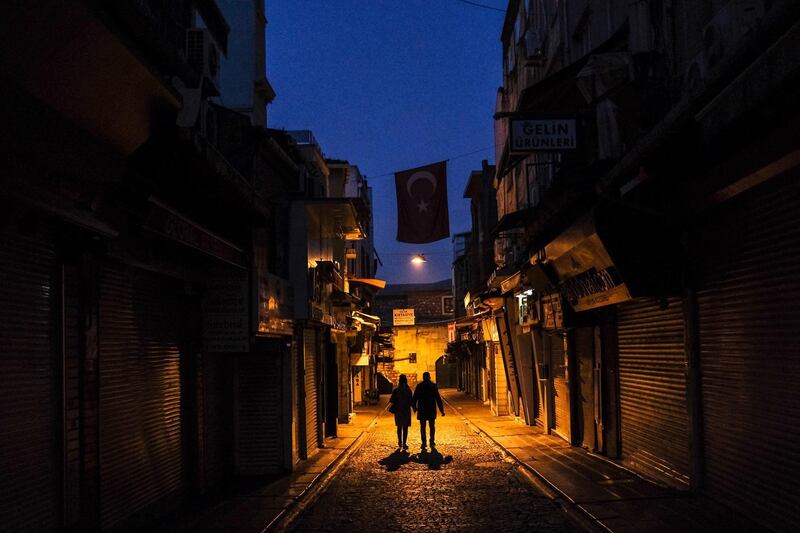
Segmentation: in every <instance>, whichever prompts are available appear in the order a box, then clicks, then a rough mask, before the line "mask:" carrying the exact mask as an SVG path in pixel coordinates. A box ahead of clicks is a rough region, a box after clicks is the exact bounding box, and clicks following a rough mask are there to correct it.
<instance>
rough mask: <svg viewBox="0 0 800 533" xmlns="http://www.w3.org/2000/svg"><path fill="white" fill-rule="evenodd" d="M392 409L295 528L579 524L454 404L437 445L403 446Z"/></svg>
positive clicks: (559, 527)
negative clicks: (404, 448)
mask: <svg viewBox="0 0 800 533" xmlns="http://www.w3.org/2000/svg"><path fill="white" fill-rule="evenodd" d="M396 438H397V437H396V433H395V427H394V424H393V423H392V418H391V415H388V416H387V415H384V416H383V417H381V419H380V420H379V421H378V424H377V426H376V428H375V429H374V430H373V431H372V432H371V433H370V434H369V435H368V436H367V439H366V441H365V442H364V444H363V445H362V447H361V448H360V449H359V450H358V451H357V452H356V453H355V454H353V456H352V457H350V459H349V460H348V462H347V463H346V464H345V465H344V466H343V468H342V470H341V471H340V472H339V473H338V474H337V476H336V478H335V479H334V480H333V481H332V483H331V484H330V486H329V487H328V489H327V490H326V492H325V493H324V494H323V495H322V496H321V497H320V498H319V500H317V502H316V503H315V504H314V505H313V506H312V507H311V508H309V509H307V510H306V511H305V513H304V514H303V516H302V517H301V518H300V520H299V521H298V522H297V523H296V524H295V526H294V531H303V532H305V531H367V530H369V531H413V532H417V531H419V532H423V531H542V532H556V531H558V532H561V531H574V529H573V528H572V526H571V525H570V524H569V523H568V522H567V521H566V519H565V517H564V516H563V514H562V513H561V511H559V509H558V508H557V507H555V506H554V505H553V504H552V503H551V502H550V500H549V499H547V498H546V497H545V496H544V495H543V494H541V493H540V492H538V490H537V489H536V488H534V487H533V486H531V485H530V484H529V483H527V482H525V481H524V480H523V479H521V478H520V476H519V475H518V474H517V473H516V472H515V471H514V467H513V465H511V464H509V463H508V462H505V461H504V460H503V459H502V457H500V455H499V454H498V453H497V452H496V451H495V449H494V448H493V447H491V446H489V445H488V444H487V443H486V442H485V441H484V440H483V439H481V438H480V437H479V436H477V435H476V434H475V433H474V432H473V431H472V430H470V428H469V427H468V426H466V425H465V424H464V422H463V420H462V419H461V417H460V416H458V413H457V412H456V411H455V410H453V409H450V408H448V411H447V416H445V417H443V418H442V417H440V418H438V419H437V421H436V444H437V448H436V450H434V451H432V450H430V449H429V450H427V451H426V452H424V453H423V452H421V450H420V447H419V426H418V425H417V424H415V425H413V426H412V427H411V431H410V432H409V445H410V446H411V449H410V450H409V452H406V453H404V452H402V451H398V450H397V448H396V446H395V444H396Z"/></svg>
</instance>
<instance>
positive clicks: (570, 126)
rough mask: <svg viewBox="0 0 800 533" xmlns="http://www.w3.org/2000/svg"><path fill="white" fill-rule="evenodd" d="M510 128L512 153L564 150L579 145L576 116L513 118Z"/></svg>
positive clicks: (573, 148) (572, 148)
mask: <svg viewBox="0 0 800 533" xmlns="http://www.w3.org/2000/svg"><path fill="white" fill-rule="evenodd" d="M509 130H510V136H509V146H510V150H509V151H510V152H511V153H512V154H527V153H531V152H562V151H568V150H575V149H576V148H577V146H578V134H577V121H576V120H575V119H574V118H512V119H511V127H510V128H509Z"/></svg>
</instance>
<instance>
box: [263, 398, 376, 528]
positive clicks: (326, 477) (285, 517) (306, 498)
mask: <svg viewBox="0 0 800 533" xmlns="http://www.w3.org/2000/svg"><path fill="white" fill-rule="evenodd" d="M387 407H388V404H387V405H385V406H384V407H383V409H381V410H380V411H378V412H377V413H376V414H375V416H374V417H373V418H372V420H371V421H370V422H369V424H368V425H367V426H366V428H364V430H363V431H362V432H361V434H360V435H359V436H358V437H356V439H355V440H354V441H353V442H352V443H350V445H349V446H348V447H347V448H345V449H344V451H342V453H340V454H339V456H338V457H337V458H336V459H334V460H333V461H332V462H331V463H330V464H329V465H328V466H326V467H325V469H324V470H323V471H322V472H320V473H319V474H317V476H316V477H315V478H314V480H313V481H312V482H311V483H310V484H309V486H308V487H306V489H305V490H304V491H303V492H301V493H300V494H299V495H298V496H297V499H295V501H293V502H292V503H290V504H289V505H288V506H286V507H285V508H284V509H283V510H282V511H281V512H280V513H278V516H276V517H275V518H273V519H272V521H271V522H270V523H269V524H267V526H266V527H265V528H264V529H262V530H261V533H267V532H269V531H289V530H290V529H291V528H292V526H294V524H295V523H296V522H297V520H298V519H299V518H300V516H301V515H302V514H303V512H304V511H305V510H306V509H308V508H309V507H310V506H312V505H313V504H314V503H315V502H316V501H317V500H318V499H319V498H320V496H322V494H323V492H324V491H325V489H327V488H328V485H330V484H331V482H333V480H334V479H335V478H336V475H337V474H338V473H339V471H340V470H341V469H342V467H344V465H345V464H346V463H347V460H348V459H350V457H351V456H352V455H353V454H354V453H356V452H357V451H358V450H359V449H360V448H361V446H362V445H363V444H364V441H365V440H366V439H367V435H368V433H370V432H372V429H373V428H374V427H375V424H376V422H377V420H378V418H380V416H381V415H383V414H384V413H385V412H386V409H387Z"/></svg>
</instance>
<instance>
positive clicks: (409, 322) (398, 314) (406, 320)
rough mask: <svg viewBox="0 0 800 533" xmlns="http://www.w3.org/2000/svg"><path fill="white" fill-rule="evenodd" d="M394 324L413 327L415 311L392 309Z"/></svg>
mask: <svg viewBox="0 0 800 533" xmlns="http://www.w3.org/2000/svg"><path fill="white" fill-rule="evenodd" d="M392 324H393V325H395V326H413V325H414V324H415V322H414V309H392Z"/></svg>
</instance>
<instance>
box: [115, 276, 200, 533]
mask: <svg viewBox="0 0 800 533" xmlns="http://www.w3.org/2000/svg"><path fill="white" fill-rule="evenodd" d="M180 298H181V285H179V284H176V283H175V282H173V281H171V280H169V279H167V278H164V277H161V276H158V275H156V274H152V273H149V272H145V271H142V270H137V269H133V268H125V267H121V266H112V265H106V266H104V267H103V269H102V274H101V281H100V322H99V346H100V484H101V491H102V498H101V522H102V527H103V529H108V528H110V527H112V526H114V525H116V524H120V523H124V522H123V521H125V520H126V519H129V518H131V517H134V516H136V515H140V514H141V515H144V514H150V513H151V512H154V511H155V512H159V511H166V510H169V509H170V507H174V505H176V504H177V502H179V501H180V499H181V497H182V492H183V488H184V487H183V456H182V442H181V380H180V354H179V350H178V344H179V340H180V338H179V333H178V331H177V326H176V317H181V316H183V313H182V309H181V305H180ZM151 518H152V517H151Z"/></svg>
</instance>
